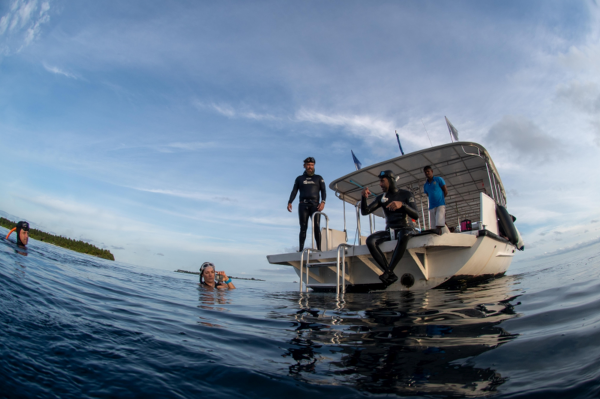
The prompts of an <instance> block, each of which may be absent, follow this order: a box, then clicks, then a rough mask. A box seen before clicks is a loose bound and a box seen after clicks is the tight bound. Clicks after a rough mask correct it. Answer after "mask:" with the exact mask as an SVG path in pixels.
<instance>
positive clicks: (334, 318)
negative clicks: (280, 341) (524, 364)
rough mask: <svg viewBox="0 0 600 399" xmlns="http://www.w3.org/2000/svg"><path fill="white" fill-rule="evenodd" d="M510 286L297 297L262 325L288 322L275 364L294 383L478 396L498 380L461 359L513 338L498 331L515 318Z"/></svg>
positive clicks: (496, 284)
mask: <svg viewBox="0 0 600 399" xmlns="http://www.w3.org/2000/svg"><path fill="white" fill-rule="evenodd" d="M513 282H514V278H513V277H504V278H501V279H498V280H495V281H493V282H491V283H488V284H484V285H481V286H478V287H473V288H470V289H468V290H465V291H444V290H430V291H425V292H420V293H419V292H417V293H414V292H393V293H391V292H390V293H388V292H382V293H371V294H346V296H345V297H344V298H343V299H341V300H337V299H336V297H335V295H333V294H332V295H328V294H314V293H308V294H297V295H296V296H295V301H297V302H296V303H294V306H293V307H292V306H290V307H288V308H286V309H283V310H282V309H277V310H274V311H272V312H270V314H269V316H268V317H270V318H272V319H277V320H289V321H291V322H292V326H293V336H292V337H291V338H290V339H289V341H288V343H289V347H288V348H286V350H285V352H284V353H283V354H282V356H283V357H284V358H290V359H293V363H292V364H291V365H290V366H289V374H290V375H293V376H296V377H297V378H299V379H301V380H305V381H308V382H312V383H319V384H334V385H338V384H344V385H352V386H354V387H355V388H357V389H360V390H362V391H367V392H371V393H396V394H403V395H406V394H421V393H422V394H441V395H452V396H454V395H461V396H465V395H466V396H481V395H486V394H490V391H494V390H495V389H496V388H497V387H498V386H499V385H501V384H502V383H504V382H505V379H504V378H503V377H502V376H501V375H500V374H499V373H497V372H496V371H494V370H492V369H481V368H476V367H474V366H472V365H470V364H469V361H468V359H469V358H470V357H473V356H477V355H479V354H481V353H484V352H486V351H489V350H492V349H494V348H496V347H498V346H499V345H502V344H503V343H505V342H507V341H509V340H512V339H514V338H515V337H516V336H515V335H512V334H510V332H507V331H504V330H503V329H502V328H500V327H498V324H499V323H500V322H502V321H504V320H507V319H509V318H512V317H515V314H516V313H515V310H514V306H515V305H518V304H519V303H518V302H516V303H515V300H516V298H517V297H518V296H519V292H517V291H510V290H514V288H512V285H513V284H512V283H513ZM279 299H281V298H279ZM289 300H290V301H291V299H289ZM290 309H294V310H293V311H292V312H290Z"/></svg>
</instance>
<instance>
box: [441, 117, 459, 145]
mask: <svg viewBox="0 0 600 399" xmlns="http://www.w3.org/2000/svg"><path fill="white" fill-rule="evenodd" d="M444 118H446V117H445V116H444ZM446 125H448V131H449V132H450V139H451V140H452V139H454V140H452V141H453V142H454V141H458V130H456V128H455V127H454V126H452V123H450V121H449V120H448V118H446Z"/></svg>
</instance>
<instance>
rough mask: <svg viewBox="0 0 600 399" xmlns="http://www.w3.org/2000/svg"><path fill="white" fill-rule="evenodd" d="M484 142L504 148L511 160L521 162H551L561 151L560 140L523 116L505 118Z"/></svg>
mask: <svg viewBox="0 0 600 399" xmlns="http://www.w3.org/2000/svg"><path fill="white" fill-rule="evenodd" d="M484 140H485V141H486V142H489V143H492V144H493V145H494V147H495V148H503V149H504V150H505V151H507V152H508V153H509V154H510V156H511V158H518V159H521V160H523V159H527V160H530V161H542V162H544V161H549V160H551V159H552V158H553V157H554V155H555V154H556V153H558V151H559V150H560V149H561V147H560V143H559V142H558V140H556V139H555V138H553V137H551V136H549V135H547V134H545V133H544V132H542V130H541V129H540V128H539V127H538V126H537V125H536V124H534V123H533V122H532V121H530V120H529V119H527V118H525V117H523V116H511V115H506V116H504V117H503V118H502V119H501V120H500V121H499V122H497V123H495V124H494V125H493V126H492V127H491V128H490V130H489V132H488V133H487V134H486V135H485V137H484Z"/></svg>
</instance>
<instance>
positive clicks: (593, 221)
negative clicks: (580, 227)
mask: <svg viewBox="0 0 600 399" xmlns="http://www.w3.org/2000/svg"><path fill="white" fill-rule="evenodd" d="M590 223H598V220H596V219H594V220H592V221H591V222H590Z"/></svg>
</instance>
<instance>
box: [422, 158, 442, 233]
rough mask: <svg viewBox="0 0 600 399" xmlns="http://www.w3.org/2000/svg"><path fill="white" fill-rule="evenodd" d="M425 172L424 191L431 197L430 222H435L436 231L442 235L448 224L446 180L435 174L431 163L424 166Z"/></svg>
mask: <svg viewBox="0 0 600 399" xmlns="http://www.w3.org/2000/svg"><path fill="white" fill-rule="evenodd" d="M423 172H424V173H425V177H426V178H427V181H426V182H425V185H424V186H423V191H424V192H425V193H426V194H427V195H428V197H429V220H430V224H434V223H435V230H436V232H437V233H438V234H439V235H442V234H443V233H444V227H445V226H446V196H447V195H448V189H447V188H446V182H445V181H444V179H442V178H441V177H439V176H434V175H433V169H431V166H429V165H427V166H425V167H424V168H423ZM429 228H431V227H429Z"/></svg>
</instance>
